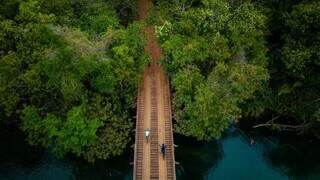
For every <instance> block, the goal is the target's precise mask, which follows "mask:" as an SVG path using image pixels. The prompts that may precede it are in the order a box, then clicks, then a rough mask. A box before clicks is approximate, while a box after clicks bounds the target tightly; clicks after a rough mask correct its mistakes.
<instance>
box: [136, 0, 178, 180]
mask: <svg viewBox="0 0 320 180" xmlns="http://www.w3.org/2000/svg"><path fill="white" fill-rule="evenodd" d="M151 6H152V3H151V1H150V0H138V12H139V13H138V15H139V19H140V20H144V19H145V18H146V17H147V14H148V11H149V9H150V8H151ZM142 31H143V33H145V34H146V36H147V44H146V47H145V51H146V52H147V53H149V54H150V56H151V65H150V66H148V67H146V69H145V72H144V76H143V81H142V82H143V84H141V87H140V93H139V94H140V95H139V97H138V98H139V99H138V112H137V128H136V131H137V132H136V147H135V168H134V179H136V180H138V179H139V180H140V179H143V180H149V179H157V180H158V179H160V180H168V179H175V165H174V163H175V161H174V149H173V135H172V124H171V123H172V122H171V114H170V113H171V109H170V108H171V106H170V95H169V84H168V81H167V78H166V75H165V73H164V71H163V69H162V67H161V66H159V65H157V61H158V60H159V59H160V58H161V49H160V47H159V45H158V43H157V41H156V37H155V32H154V28H153V27H151V26H149V27H145V28H144V29H143V30H142ZM145 129H151V139H150V141H149V142H147V141H146V140H145V137H144V130H145ZM141 131H142V132H141ZM160 144H166V146H167V153H166V156H165V157H164V158H163V157H162V155H161V154H160V146H159V145H160Z"/></svg>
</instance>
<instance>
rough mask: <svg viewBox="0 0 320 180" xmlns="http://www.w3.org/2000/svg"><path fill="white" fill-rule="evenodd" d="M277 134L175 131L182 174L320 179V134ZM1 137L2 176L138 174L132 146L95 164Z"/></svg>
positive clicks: (61, 178) (53, 179)
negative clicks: (205, 135) (201, 137)
mask: <svg viewBox="0 0 320 180" xmlns="http://www.w3.org/2000/svg"><path fill="white" fill-rule="evenodd" d="M271 134H275V133H266V132H258V131H251V132H248V131H246V132H244V131H243V130H241V129H239V128H236V126H232V127H230V129H229V130H228V132H227V133H226V134H225V136H224V137H223V138H221V139H220V140H218V141H211V142H207V143H204V142H197V141H195V140H193V139H190V138H186V137H183V136H179V135H175V144H177V145H178V147H177V148H176V161H178V162H179V165H177V166H176V172H177V179H178V180H198V179H199V180H202V179H203V180H205V179H209V180H211V179H222V180H229V179H230V180H234V179H240V180H242V179H243V180H251V179H252V180H257V179H259V180H260V179H261V180H264V179H265V180H270V179H272V180H278V179H279V180H282V179H299V180H300V179H302V180H319V179H320V142H319V140H312V139H310V138H302V137H298V136H294V135H292V134H285V133H281V134H278V135H271ZM0 140H1V141H0V153H1V154H0V180H69V179H70V180H71V179H79V180H87V179H88V180H90V179H97V180H100V179H107V180H109V179H110V180H117V179H125V180H127V179H132V170H133V167H132V165H130V162H131V161H132V159H133V157H132V156H133V151H132V150H128V151H127V152H126V153H125V154H124V155H122V156H119V157H117V158H114V159H112V160H108V161H98V162H96V163H95V164H91V163H87V162H85V161H84V160H79V159H75V158H71V157H68V158H64V159H58V158H56V157H54V156H53V155H52V154H51V153H50V152H48V151H44V150H41V149H37V148H35V147H31V146H29V145H28V144H27V143H26V142H25V140H24V137H23V135H21V134H19V133H16V132H15V133H13V132H9V131H7V130H1V132H0Z"/></svg>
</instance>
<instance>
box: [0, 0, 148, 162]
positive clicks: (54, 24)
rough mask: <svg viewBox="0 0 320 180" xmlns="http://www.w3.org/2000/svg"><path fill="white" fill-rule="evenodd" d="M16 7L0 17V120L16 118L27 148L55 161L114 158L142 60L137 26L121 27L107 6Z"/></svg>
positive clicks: (31, 0) (126, 133) (33, 3)
mask: <svg viewBox="0 0 320 180" xmlns="http://www.w3.org/2000/svg"><path fill="white" fill-rule="evenodd" d="M78 3H80V4H78ZM9 5H10V4H8V6H9ZM18 5H19V7H18V13H17V14H16V15H15V16H14V18H13V19H5V18H2V17H0V24H1V26H0V42H1V43H2V45H1V47H0V109H1V110H0V113H1V117H2V116H3V115H4V114H5V115H6V117H7V118H6V119H8V120H9V119H10V118H9V117H20V120H21V121H20V120H19V121H18V122H19V123H21V124H20V127H21V129H22V130H23V131H24V133H25V134H26V135H27V137H28V141H29V142H30V143H31V144H33V145H40V146H43V147H45V148H49V149H51V150H53V151H54V152H55V153H56V154H57V155H59V156H64V155H66V154H69V153H72V154H75V155H77V156H82V157H84V158H86V159H87V160H89V161H94V160H96V159H107V158H110V157H111V156H115V155H119V154H121V153H122V152H123V150H124V149H125V148H126V147H127V144H128V142H130V138H131V130H132V126H133V123H132V119H131V117H132V116H133V115H132V114H131V113H132V112H134V108H135V99H136V92H137V86H138V80H139V78H140V74H141V71H142V69H143V67H144V65H145V63H146V62H147V60H148V57H147V56H146V55H145V54H144V52H143V50H144V41H143V39H142V38H141V37H140V29H141V25H140V24H137V23H133V24H130V25H129V26H128V27H127V28H124V27H121V25H120V23H119V20H118V19H119V18H118V17H117V14H116V13H115V10H114V9H112V6H111V5H107V4H105V3H101V2H100V1H99V2H98V1H97V2H93V3H89V2H88V1H86V2H84V1H77V2H75V4H72V3H71V1H65V0H59V1H42V0H28V1H21V2H19V3H18ZM78 5H81V9H80V10H79V11H78V12H77V13H79V14H77V15H79V16H77V15H74V14H73V10H76V9H74V8H76V7H77V6H78ZM10 6H11V5H10ZM77 10H78V9H77ZM75 12H76V11H75ZM74 22H78V23H74ZM72 25H73V26H72ZM11 119H13V118H11Z"/></svg>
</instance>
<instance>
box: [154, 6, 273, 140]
mask: <svg viewBox="0 0 320 180" xmlns="http://www.w3.org/2000/svg"><path fill="white" fill-rule="evenodd" d="M164 4H166V3H164ZM162 6H163V4H162ZM164 6H165V5H164ZM168 6H169V5H167V8H171V9H179V11H175V12H174V11H169V12H171V13H173V14H169V15H168V14H166V15H164V16H165V17H171V18H168V19H166V20H165V21H164V24H163V25H162V26H159V27H158V28H157V36H158V38H159V40H160V42H161V43H162V47H163V49H164V52H165V56H166V58H165V59H164V64H165V65H166V68H167V70H168V71H169V73H170V75H171V76H172V85H173V91H174V95H173V105H174V117H175V120H176V121H177V123H176V126H175V129H176V130H177V132H179V133H182V134H184V135H187V136H193V137H196V138H197V139H198V140H211V139H213V138H219V137H220V136H221V135H222V133H223V131H224V130H225V129H226V128H227V127H228V125H229V124H230V123H231V122H232V121H233V120H234V119H237V118H239V117H241V115H242V114H248V113H249V112H245V110H248V111H249V109H250V113H257V111H255V112H252V111H254V110H255V109H254V108H251V106H254V105H255V104H254V103H253V102H252V101H249V100H251V99H254V98H255V94H256V93H258V92H259V91H263V89H264V88H265V84H266V82H267V80H268V78H269V76H268V71H267V69H266V65H267V58H266V47H265V43H264V31H265V19H266V17H265V16H264V15H263V14H262V13H261V12H259V11H258V10H257V9H256V8H255V7H254V5H253V4H250V3H240V4H239V5H238V6H235V7H232V6H231V5H230V4H229V3H228V1H217V0H209V1H201V3H198V4H197V6H195V5H193V4H189V5H188V4H187V2H185V1H179V2H178V1H176V2H175V7H168ZM167 12H168V11H167ZM243 106H246V108H243V109H241V107H243ZM262 108H264V106H262ZM258 112H259V113H261V110H259V111H258Z"/></svg>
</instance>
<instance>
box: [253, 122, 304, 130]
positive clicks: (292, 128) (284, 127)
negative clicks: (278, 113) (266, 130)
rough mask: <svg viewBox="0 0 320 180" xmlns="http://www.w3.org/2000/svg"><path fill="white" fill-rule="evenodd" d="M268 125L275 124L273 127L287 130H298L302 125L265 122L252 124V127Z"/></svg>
mask: <svg viewBox="0 0 320 180" xmlns="http://www.w3.org/2000/svg"><path fill="white" fill-rule="evenodd" d="M269 126H275V127H277V128H279V129H282V130H287V131H290V130H294V131H298V130H301V129H302V128H303V127H304V126H303V125H297V126H294V125H286V124H274V123H271V124H270V123H265V124H258V125H255V126H253V128H258V127H269Z"/></svg>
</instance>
